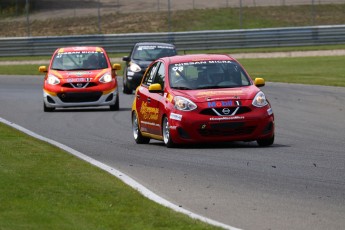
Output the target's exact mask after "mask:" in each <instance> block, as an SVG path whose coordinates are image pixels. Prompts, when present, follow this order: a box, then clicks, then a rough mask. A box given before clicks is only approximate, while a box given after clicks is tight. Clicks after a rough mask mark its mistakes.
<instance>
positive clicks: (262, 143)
mask: <svg viewBox="0 0 345 230" xmlns="http://www.w3.org/2000/svg"><path fill="white" fill-rule="evenodd" d="M256 142H257V143H258V145H259V146H262V147H265V146H270V145H272V144H273V142H274V135H273V136H272V137H270V138H266V139H259V140H256Z"/></svg>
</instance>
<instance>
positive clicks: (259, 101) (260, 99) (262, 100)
mask: <svg viewBox="0 0 345 230" xmlns="http://www.w3.org/2000/svg"><path fill="white" fill-rule="evenodd" d="M267 104H268V102H267V100H266V96H265V94H264V93H263V92H262V91H260V92H258V93H257V94H256V95H255V97H254V99H253V102H252V105H254V106H255V107H264V106H265V105H267Z"/></svg>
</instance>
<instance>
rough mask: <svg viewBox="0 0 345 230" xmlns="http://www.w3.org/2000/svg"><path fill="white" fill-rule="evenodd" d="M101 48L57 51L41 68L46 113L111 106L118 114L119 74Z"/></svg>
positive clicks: (67, 48) (116, 66) (60, 49)
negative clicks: (70, 108)
mask: <svg viewBox="0 0 345 230" xmlns="http://www.w3.org/2000/svg"><path fill="white" fill-rule="evenodd" d="M120 69H121V65H120V64H114V65H113V66H111V63H110V60H109V57H108V55H107V53H106V51H105V50H104V49H103V48H101V47H66V48H59V49H57V50H56V51H55V52H54V54H53V56H52V58H51V61H50V64H49V66H48V67H47V66H40V67H39V71H40V72H42V73H45V77H44V84H43V109H44V111H45V112H51V111H54V110H55V108H64V107H85V106H109V107H110V110H119V89H118V83H117V78H116V70H120Z"/></svg>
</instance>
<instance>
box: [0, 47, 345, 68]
mask: <svg viewBox="0 0 345 230" xmlns="http://www.w3.org/2000/svg"><path fill="white" fill-rule="evenodd" d="M231 56H233V57H234V58H236V59H242V58H243V59H244V58H280V57H312V56H345V49H339V50H315V51H289V52H271V53H238V54H233V55H231ZM111 61H112V62H113V63H114V62H122V58H112V59H111ZM48 63H49V60H34V61H25V60H24V61H0V65H30V64H37V65H39V64H43V65H47V64H48Z"/></svg>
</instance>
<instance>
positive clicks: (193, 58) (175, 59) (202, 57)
mask: <svg viewBox="0 0 345 230" xmlns="http://www.w3.org/2000/svg"><path fill="white" fill-rule="evenodd" d="M161 59H163V60H165V61H167V62H169V64H175V63H180V62H197V61H225V60H229V61H236V59H235V58H233V57H231V56H230V55H227V54H185V55H176V56H171V57H164V58H161ZM236 62H237V61H236Z"/></svg>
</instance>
